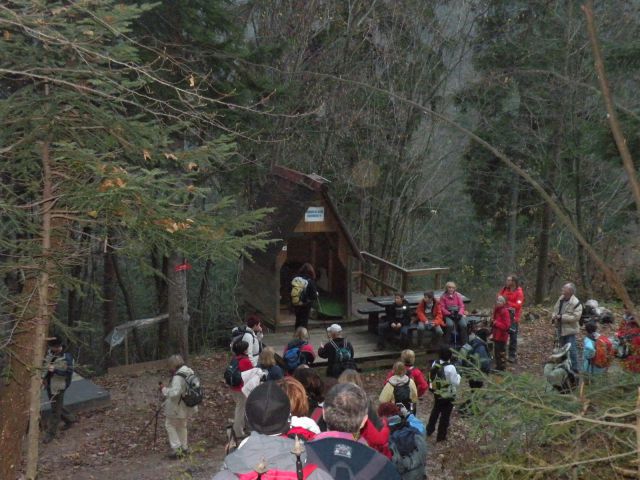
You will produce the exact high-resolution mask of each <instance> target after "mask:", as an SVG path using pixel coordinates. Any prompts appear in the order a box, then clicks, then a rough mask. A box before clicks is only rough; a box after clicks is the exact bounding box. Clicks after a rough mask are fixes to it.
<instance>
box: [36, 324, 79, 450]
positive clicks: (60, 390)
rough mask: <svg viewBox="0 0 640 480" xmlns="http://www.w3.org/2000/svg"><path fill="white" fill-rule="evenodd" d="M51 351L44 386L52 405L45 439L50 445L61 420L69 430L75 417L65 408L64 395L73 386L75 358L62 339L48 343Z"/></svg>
mask: <svg viewBox="0 0 640 480" xmlns="http://www.w3.org/2000/svg"><path fill="white" fill-rule="evenodd" d="M48 345H49V349H48V351H47V355H46V356H45V359H44V369H43V374H42V384H43V386H44V387H45V389H46V390H47V397H48V398H49V402H50V405H51V413H50V415H49V424H48V427H47V433H46V435H45V437H44V439H43V442H44V443H49V442H50V441H51V440H53V439H54V438H55V436H56V434H57V433H58V425H59V424H60V420H62V421H63V422H64V428H65V429H66V428H69V427H70V426H71V425H72V424H73V422H74V417H73V415H72V414H71V412H69V410H67V409H66V408H65V406H64V393H65V391H66V390H67V388H69V385H71V378H72V376H73V357H72V356H71V354H70V353H69V352H65V348H64V344H63V343H62V340H61V339H60V337H57V336H56V337H52V338H51V339H49V342H48Z"/></svg>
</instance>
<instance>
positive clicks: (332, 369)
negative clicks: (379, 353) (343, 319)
mask: <svg viewBox="0 0 640 480" xmlns="http://www.w3.org/2000/svg"><path fill="white" fill-rule="evenodd" d="M327 338H328V339H329V341H328V342H327V343H325V344H324V345H322V346H321V347H320V348H318V356H319V357H320V358H326V359H327V377H332V378H338V377H339V376H340V374H341V373H342V372H344V371H345V370H346V369H347V368H352V369H354V370H355V369H356V364H355V353H354V351H353V346H352V345H351V343H349V342H348V341H347V339H346V338H343V335H342V327H341V326H340V325H338V324H337V323H334V324H332V325H331V326H329V327H328V328H327Z"/></svg>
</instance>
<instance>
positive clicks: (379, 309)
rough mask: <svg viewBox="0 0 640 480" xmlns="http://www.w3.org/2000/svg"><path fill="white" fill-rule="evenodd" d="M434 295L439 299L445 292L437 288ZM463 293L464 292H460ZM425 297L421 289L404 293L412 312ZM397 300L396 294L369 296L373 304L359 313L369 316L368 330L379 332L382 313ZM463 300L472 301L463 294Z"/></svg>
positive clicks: (369, 300) (413, 312)
mask: <svg viewBox="0 0 640 480" xmlns="http://www.w3.org/2000/svg"><path fill="white" fill-rule="evenodd" d="M433 293H434V295H435V297H436V299H439V298H440V297H441V296H442V294H443V293H444V290H435V291H434V292H433ZM460 295H462V294H460ZM423 297H424V292H423V291H420V292H409V293H406V294H405V295H404V299H405V300H406V301H407V303H408V304H409V308H411V313H412V314H415V312H416V309H417V308H418V304H419V303H420V300H422V298H423ZM394 301H395V296H394V295H383V296H379V297H367V302H369V303H371V305H368V304H367V305H362V306H361V307H359V308H358V313H361V314H364V315H367V316H368V318H369V321H368V325H369V328H368V330H369V331H370V332H371V333H375V334H376V335H377V334H378V323H379V321H380V314H381V313H384V311H385V307H387V306H388V305H391V304H392V303H393V302H394ZM462 301H463V302H464V303H469V302H470V301H471V299H469V298H468V297H466V296H464V295H462Z"/></svg>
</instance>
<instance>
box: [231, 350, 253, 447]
mask: <svg viewBox="0 0 640 480" xmlns="http://www.w3.org/2000/svg"><path fill="white" fill-rule="evenodd" d="M248 349H249V345H248V344H247V342H245V341H244V340H237V341H236V342H235V343H234V344H233V345H232V346H231V350H232V351H233V355H234V357H235V360H237V362H238V370H239V371H240V372H241V373H242V372H246V371H247V370H251V369H252V368H254V367H253V365H252V364H251V360H249V357H248V355H247V350H248ZM232 361H233V360H232ZM243 386H244V384H243V383H242V382H240V384H239V385H236V386H234V387H230V388H231V396H232V397H233V400H234V402H235V403H236V408H235V410H234V414H233V433H234V434H235V436H236V438H242V437H244V436H245V416H244V407H245V402H246V400H247V397H245V396H244V393H242V387H243Z"/></svg>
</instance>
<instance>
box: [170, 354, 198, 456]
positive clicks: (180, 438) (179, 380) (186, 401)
mask: <svg viewBox="0 0 640 480" xmlns="http://www.w3.org/2000/svg"><path fill="white" fill-rule="evenodd" d="M168 365H169V369H170V370H171V383H170V384H169V386H168V387H165V386H164V385H163V384H162V383H161V384H160V391H161V392H162V395H163V396H164V397H165V401H164V416H165V423H164V426H165V428H166V430H167V437H169V445H170V446H171V453H170V454H169V457H170V458H174V459H175V458H182V457H183V456H185V455H187V454H188V453H189V445H188V443H187V421H188V419H189V417H190V416H191V415H193V413H195V412H197V409H198V407H197V405H198V403H200V402H201V401H202V391H200V394H199V395H200V398H199V401H198V399H197V398H193V399H192V398H191V397H190V395H192V394H193V392H191V391H190V389H193V388H195V387H199V385H200V380H199V379H198V378H197V376H196V375H195V372H194V371H193V370H192V369H191V368H189V367H187V366H186V365H185V364H184V360H183V359H182V356H180V355H172V356H171V357H169V360H168ZM192 400H193V402H192Z"/></svg>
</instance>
